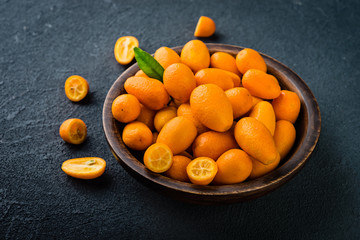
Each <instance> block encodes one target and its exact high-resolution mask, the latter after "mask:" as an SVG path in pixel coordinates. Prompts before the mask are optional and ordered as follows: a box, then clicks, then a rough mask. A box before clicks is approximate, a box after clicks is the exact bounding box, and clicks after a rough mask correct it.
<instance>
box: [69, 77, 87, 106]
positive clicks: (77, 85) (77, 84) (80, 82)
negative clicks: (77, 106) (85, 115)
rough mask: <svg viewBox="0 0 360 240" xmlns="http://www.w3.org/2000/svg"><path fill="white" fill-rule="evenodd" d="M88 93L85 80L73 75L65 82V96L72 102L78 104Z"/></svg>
mask: <svg viewBox="0 0 360 240" xmlns="http://www.w3.org/2000/svg"><path fill="white" fill-rule="evenodd" d="M88 92H89V84H88V82H87V81H86V79H85V78H83V77H81V76H78V75H73V76H70V77H69V78H68V79H66V81H65V94H66V96H67V98H68V99H70V100H71V101H73V102H79V101H80V100H82V99H84V97H85V96H86V95H87V94H88Z"/></svg>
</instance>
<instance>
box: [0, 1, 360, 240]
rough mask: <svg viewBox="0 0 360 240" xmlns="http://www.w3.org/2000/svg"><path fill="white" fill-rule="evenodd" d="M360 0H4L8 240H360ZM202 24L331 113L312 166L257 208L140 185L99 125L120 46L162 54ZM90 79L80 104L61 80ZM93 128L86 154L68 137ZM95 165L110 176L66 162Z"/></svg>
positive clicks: (3, 195)
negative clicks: (75, 124) (277, 65)
mask: <svg viewBox="0 0 360 240" xmlns="http://www.w3.org/2000/svg"><path fill="white" fill-rule="evenodd" d="M359 12H360V2H359V1H335V0H331V1H326V0H322V1H311V0H292V1H280V0H277V1H259V0H258V1H230V0H229V1H165V0H164V1H146V0H144V1H112V0H104V1H87V0H82V1H57V0H49V1H34V0H30V1H20V0H19V1H12V0H0V96H1V98H0V239H205V238H207V239H360V231H359V229H360V219H359V218H360V208H359V206H360V191H359V187H360V177H359V171H360V164H359V163H360V158H359V156H360V151H359V147H358V146H359V140H358V139H359V135H360V131H359V130H360V117H359V115H360V97H359V96H360V95H359V88H360V70H359V69H360V68H359V65H360V61H359V58H360V50H359V47H360V40H359V39H360V15H359ZM201 15H206V16H209V17H212V18H213V19H214V20H215V22H216V24H217V31H216V35H215V36H214V37H211V38H208V39H205V40H204V41H206V42H215V43H227V44H234V45H240V46H245V47H251V48H254V49H256V50H258V51H261V52H263V53H265V54H267V55H270V56H272V57H274V58H276V59H278V60H280V61H281V62H283V63H284V64H286V65H288V66H289V67H290V68H292V69H293V70H294V71H295V72H296V73H298V74H299V75H300V77H302V78H303V79H304V80H305V82H306V83H307V84H308V85H309V87H310V88H311V89H312V91H313V93H314V95H315V97H316V98H317V100H318V103H319V105H320V110H321V115H322V131H321V136H320V140H319V143H318V145H317V148H316V149H315V152H314V153H313V155H312V156H311V158H310V160H309V161H308V163H307V164H306V166H305V168H304V169H303V170H302V171H301V172H300V173H299V174H298V175H297V176H296V177H295V178H294V179H293V180H291V181H290V182H289V183H287V184H285V185H284V186H282V187H281V188H279V189H277V190H276V191H275V192H273V193H271V194H269V195H266V196H264V197H261V198H259V199H256V200H253V201H249V202H244V203H239V204H232V205H221V206H197V205H190V204H186V203H182V202H177V201H174V200H172V199H169V198H167V197H166V196H163V195H159V194H157V193H155V192H153V191H152V190H150V189H148V188H146V187H144V186H143V185H141V184H140V183H138V182H137V181H135V180H134V179H133V178H131V177H130V175H128V174H127V173H126V172H125V171H124V170H123V169H122V168H121V166H120V165H119V164H118V163H117V162H116V160H115V159H114V157H113V156H112V154H111V152H110V150H109V148H108V146H107V143H106V140H105V137H104V133H103V130H102V121H101V113H102V106H103V102H104V99H105V96H106V93H107V91H108V89H109V88H110V86H111V85H112V83H113V82H114V81H115V79H116V78H117V77H118V76H119V75H120V74H121V73H122V72H123V71H124V70H125V69H126V66H121V65H119V64H118V63H117V62H116V61H115V59H114V56H113V46H114V43H115V41H116V39H117V38H118V37H120V36H124V35H133V36H135V37H137V38H138V39H139V42H140V46H141V47H142V48H143V49H144V50H146V51H148V52H154V51H155V50H156V49H157V48H159V47H161V46H169V47H173V46H177V45H182V44H185V43H186V42H187V41H189V40H191V39H193V31H194V28H195V25H196V22H197V20H198V17H199V16H201ZM73 74H78V75H81V76H83V77H85V78H86V79H87V80H88V82H89V84H90V94H89V95H88V97H87V98H86V100H85V101H83V102H81V103H72V102H70V101H69V100H68V99H67V98H66V96H65V94H64V89H63V86H64V82H65V80H66V78H67V77H68V76H70V75H73ZM71 117H77V118H81V119H83V120H84V121H85V122H86V124H87V125H88V138H87V140H86V141H85V142H84V144H82V145H81V146H72V145H69V144H66V143H64V142H63V141H62V140H61V138H60V137H59V134H58V129H59V126H60V124H61V123H62V122H63V121H64V120H65V119H67V118H71ZM84 156H98V157H102V158H104V159H105V160H106V161H107V169H106V172H105V174H104V175H103V176H102V177H100V178H99V179H96V180H91V181H81V180H77V179H73V178H71V177H68V176H67V175H65V174H64V173H63V172H62V171H61V169H60V166H61V164H62V162H63V161H64V160H66V159H69V158H75V157H84Z"/></svg>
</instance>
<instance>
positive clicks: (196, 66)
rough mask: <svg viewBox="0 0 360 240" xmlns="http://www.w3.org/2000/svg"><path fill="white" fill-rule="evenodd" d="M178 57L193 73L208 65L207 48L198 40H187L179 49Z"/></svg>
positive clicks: (208, 55) (208, 54)
mask: <svg viewBox="0 0 360 240" xmlns="http://www.w3.org/2000/svg"><path fill="white" fill-rule="evenodd" d="M180 58H181V62H182V63H184V64H186V65H187V66H188V67H189V68H191V70H192V71H193V72H194V73H196V72H197V71H199V70H201V69H204V68H208V67H209V65H210V53H209V49H208V48H207V46H206V45H205V43H203V42H202V41H200V40H191V41H189V42H187V43H186V44H185V46H184V47H183V49H182V50H181V54H180Z"/></svg>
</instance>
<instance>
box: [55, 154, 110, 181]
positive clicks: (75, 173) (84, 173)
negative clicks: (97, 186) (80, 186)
mask: <svg viewBox="0 0 360 240" xmlns="http://www.w3.org/2000/svg"><path fill="white" fill-rule="evenodd" d="M105 167H106V162H105V160H104V159H102V158H98V157H84V158H73V159H69V160H66V161H65V162H63V164H62V166H61V169H62V170H63V171H64V172H65V173H66V174H67V175H69V176H71V177H74V178H80V179H94V178H97V177H100V176H101V175H102V174H103V173H104V171H105Z"/></svg>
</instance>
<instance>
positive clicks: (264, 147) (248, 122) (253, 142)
mask: <svg viewBox="0 0 360 240" xmlns="http://www.w3.org/2000/svg"><path fill="white" fill-rule="evenodd" d="M234 135H235V139H236V141H237V143H238V144H239V146H240V148H241V149H243V150H244V151H245V152H246V153H247V154H249V155H250V156H252V157H254V158H256V159H257V160H259V161H260V162H262V163H263V164H270V163H272V162H274V161H275V160H276V157H277V155H278V154H279V153H278V151H277V149H276V146H275V142H274V139H273V136H272V135H271V133H270V131H269V129H267V128H266V126H265V125H264V124H263V123H262V122H260V121H259V120H256V119H255V118H252V117H243V118H241V119H240V120H239V121H238V122H237V124H236V126H235V130H234Z"/></svg>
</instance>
